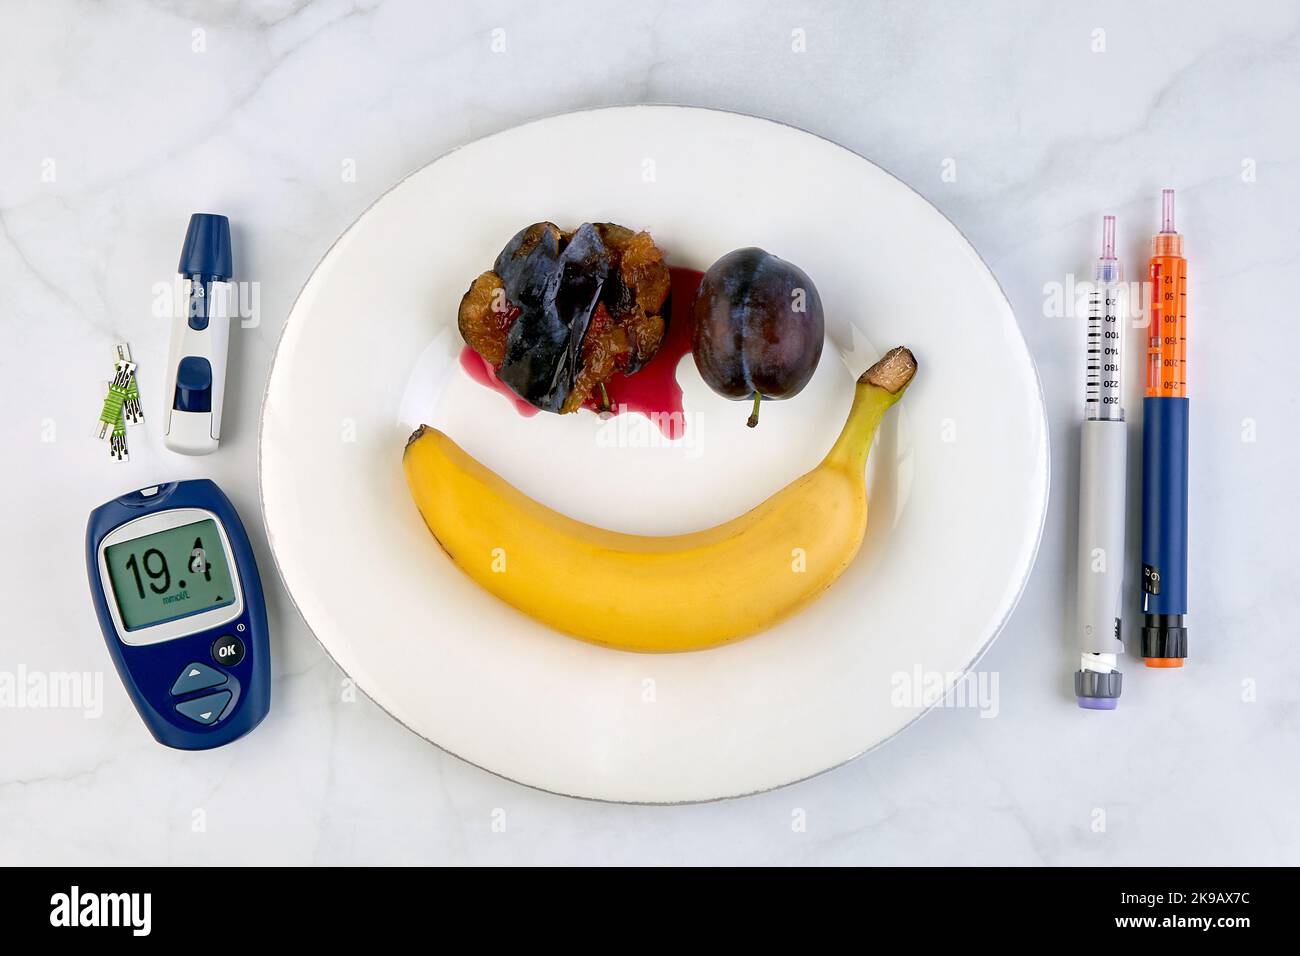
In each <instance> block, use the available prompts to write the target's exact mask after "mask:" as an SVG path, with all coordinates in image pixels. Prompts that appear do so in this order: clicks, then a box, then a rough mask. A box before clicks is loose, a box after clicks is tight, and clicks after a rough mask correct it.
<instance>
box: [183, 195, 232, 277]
mask: <svg viewBox="0 0 1300 956" xmlns="http://www.w3.org/2000/svg"><path fill="white" fill-rule="evenodd" d="M177 271H179V272H180V274H181V275H183V276H196V275H198V276H205V277H207V278H209V279H216V280H218V281H221V282H224V281H226V280H228V279H230V277H231V276H233V275H234V274H235V270H234V267H233V265H232V263H231V256H230V220H229V219H227V218H226V217H225V216H218V215H216V214H215V213H210V212H196V213H195V214H194V215H192V216H190V225H189V228H188V229H186V230H185V245H183V246H181V264H180V268H179V269H178V270H177Z"/></svg>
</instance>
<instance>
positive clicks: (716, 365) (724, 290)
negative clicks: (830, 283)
mask: <svg viewBox="0 0 1300 956" xmlns="http://www.w3.org/2000/svg"><path fill="white" fill-rule="evenodd" d="M694 312H695V330H694V333H693V338H692V341H691V349H692V351H693V352H694V354H695V366H696V368H698V369H699V370H700V376H701V377H702V378H703V379H704V381H705V382H706V383H707V384H708V386H709V388H711V389H713V390H714V391H715V392H717V393H718V394H719V395H725V396H726V397H727V398H734V399H745V398H752V399H753V400H754V411H753V413H752V414H751V415H750V416H749V422H748V424H749V427H750V428H753V427H754V426H755V425H757V424H758V409H759V402H760V401H761V400H762V399H764V398H791V397H792V396H795V395H798V394H799V393H800V392H801V391H802V390H803V387H804V386H805V385H807V384H808V380H809V379H810V378H812V375H813V372H814V371H816V369H817V362H818V361H819V360H820V359H821V357H822V340H823V338H824V337H825V332H826V320H825V317H824V315H823V314H822V300H821V296H819V295H818V294H817V287H816V286H815V285H813V281H812V279H810V278H808V274H807V273H806V272H804V271H803V270H802V269H800V268H799V267H798V266H796V265H794V264H793V263H791V262H786V261H785V260H784V259H778V258H777V257H776V256H774V255H772V254H771V253H769V252H765V251H763V250H762V249H757V248H748V249H737V250H736V251H735V252H729V253H727V254H726V255H725V256H723V257H722V258H721V259H719V260H718V261H717V262H715V263H714V264H713V265H711V266H710V267H709V271H708V272H706V273H705V274H704V279H703V281H702V282H701V283H700V287H699V291H697V292H696V294H695V308H694Z"/></svg>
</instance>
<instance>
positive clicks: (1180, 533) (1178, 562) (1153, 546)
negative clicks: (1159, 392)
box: [1142, 397, 1188, 666]
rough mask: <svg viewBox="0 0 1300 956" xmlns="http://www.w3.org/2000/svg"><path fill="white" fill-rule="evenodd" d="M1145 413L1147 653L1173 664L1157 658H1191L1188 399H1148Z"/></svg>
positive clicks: (1144, 609)
mask: <svg viewBox="0 0 1300 956" xmlns="http://www.w3.org/2000/svg"><path fill="white" fill-rule="evenodd" d="M1142 412H1143V426H1142V428H1143V432H1142V613H1143V615H1144V620H1143V639H1142V640H1143V644H1142V656H1143V657H1144V658H1146V659H1147V663H1148V664H1152V665H1153V666H1171V665H1170V664H1169V663H1163V664H1162V663H1154V662H1170V661H1174V660H1178V661H1181V659H1182V658H1184V657H1186V656H1187V630H1186V628H1185V627H1184V626H1183V615H1185V614H1186V613H1187V440H1188V400H1187V399H1186V398H1166V397H1160V398H1151V397H1148V398H1146V399H1144V400H1143V402H1142ZM1172 666H1176V665H1172Z"/></svg>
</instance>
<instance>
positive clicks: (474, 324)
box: [457, 222, 671, 413]
mask: <svg viewBox="0 0 1300 956" xmlns="http://www.w3.org/2000/svg"><path fill="white" fill-rule="evenodd" d="M670 286H671V278H670V275H669V271H668V266H667V265H666V264H665V263H664V258H663V252H662V251H661V250H660V249H659V248H658V247H657V246H656V245H655V244H654V240H653V239H652V238H651V237H650V234H649V233H646V232H633V231H632V230H631V229H628V228H627V227H625V226H620V225H618V224H616V223H583V224H582V225H580V226H579V227H578V228H577V229H575V230H573V231H572V232H564V231H563V230H561V229H560V228H559V227H558V226H556V225H555V224H554V223H550V222H539V223H534V224H532V225H530V226H527V227H525V228H524V229H521V230H520V231H519V232H518V233H516V234H515V236H514V237H513V238H511V240H510V241H509V242H508V243H506V246H505V248H504V249H502V250H501V254H500V255H498V256H497V259H496V262H495V263H494V265H493V268H492V270H490V271H488V272H484V273H483V274H481V275H480V276H479V277H478V278H477V279H475V280H474V282H473V283H472V284H471V285H470V287H469V290H468V291H467V292H466V293H465V295H464V297H463V298H462V299H461V303H460V309H459V313H458V316H457V322H458V325H459V327H460V333H461V336H462V338H464V340H465V343H466V344H467V345H468V346H469V347H470V348H471V349H473V350H474V351H475V352H477V353H478V354H479V355H480V356H482V357H483V359H484V360H485V361H486V362H487V363H488V364H489V365H490V366H491V367H492V369H493V372H494V373H495V375H496V377H497V378H498V379H499V380H500V381H501V382H502V383H503V384H505V385H506V386H507V387H508V388H509V389H510V390H511V391H513V392H514V393H515V394H516V395H518V396H519V397H520V398H522V399H524V400H525V401H527V402H528V403H529V404H531V405H533V406H534V407H536V408H540V409H543V410H544V411H551V412H560V413H567V412H572V411H576V410H577V409H578V408H580V407H582V406H583V405H584V404H594V405H596V406H597V407H604V406H605V405H606V404H608V402H609V401H610V399H611V397H610V396H609V395H608V392H607V389H606V388H605V387H604V386H605V385H606V384H607V383H608V382H609V380H610V378H611V376H613V375H615V374H616V373H618V374H621V375H624V376H627V375H633V374H635V373H636V372H637V371H639V370H640V369H641V368H642V367H643V366H644V365H645V364H646V362H648V361H649V360H650V359H651V358H653V357H654V355H655V354H656V353H657V352H658V351H659V348H660V346H661V345H662V344H663V341H664V338H665V334H666V331H667V323H668V313H667V310H666V308H665V306H666V303H667V301H668V297H669V290H670Z"/></svg>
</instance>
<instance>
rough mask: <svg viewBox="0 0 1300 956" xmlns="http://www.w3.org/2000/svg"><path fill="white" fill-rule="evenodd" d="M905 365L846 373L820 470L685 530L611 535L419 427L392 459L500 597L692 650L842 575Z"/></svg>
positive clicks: (738, 634) (627, 639)
mask: <svg viewBox="0 0 1300 956" xmlns="http://www.w3.org/2000/svg"><path fill="white" fill-rule="evenodd" d="M915 371H916V360H915V359H914V358H913V356H912V353H911V352H910V351H908V350H907V349H905V348H896V349H893V350H892V351H890V352H889V353H888V354H886V355H885V357H884V358H882V359H881V360H880V361H879V362H877V363H876V364H875V365H873V366H872V367H871V368H869V369H867V371H866V372H865V373H864V374H863V375H862V377H861V378H860V379H858V384H857V390H856V392H855V394H854V397H853V407H852V408H851V409H850V411H849V417H848V421H847V422H845V424H844V429H843V431H841V432H840V436H839V438H838V439H837V440H836V442H835V444H834V446H833V447H832V448H831V450H830V452H829V453H828V454H827V455H826V458H825V459H824V460H823V461H822V463H821V464H820V465H818V466H817V467H816V468H814V469H813V470H812V471H810V472H808V473H807V474H806V475H804V476H803V477H801V478H798V479H796V480H795V481H793V482H791V483H790V484H789V485H787V486H786V487H785V488H783V489H782V490H781V491H779V492H777V493H776V494H774V495H773V496H772V497H771V498H769V499H767V500H766V501H764V502H763V503H762V504H761V505H759V506H758V507H756V508H754V509H753V510H752V511H749V512H747V513H746V514H743V515H741V516H740V517H738V518H735V519H734V520H732V521H728V522H726V523H725V524H720V525H718V526H716V527H713V528H708V529H706V530H704V531H696V532H693V533H691V534H680V535H672V536H668V537H653V536H643V535H634V534H621V533H619V532H614V531H607V530H605V529H603V528H596V527H593V526H591V525H588V524H583V523H582V522H579V521H575V520H573V519H572V518H568V517H566V516H565V515H562V514H560V513H559V512H556V511H553V510H552V509H550V508H547V507H546V506H545V505H542V504H539V503H538V502H536V501H534V500H532V499H531V498H529V497H528V496H527V495H525V494H523V493H522V492H520V491H519V490H517V489H516V488H514V487H513V486H512V485H510V484H509V483H507V482H506V481H505V480H504V479H503V478H501V477H500V476H499V475H497V474H496V473H495V472H492V471H490V470H489V469H488V468H486V467H485V466H484V465H482V464H481V463H480V462H478V461H477V460H476V459H474V458H472V457H471V456H470V455H468V454H467V453H466V452H465V451H464V450H462V449H461V447H460V446H459V445H457V444H456V443H455V442H454V441H452V440H451V439H450V438H448V437H447V436H446V435H445V434H443V433H442V432H440V431H438V430H437V429H436V428H430V427H428V426H421V427H420V428H419V429H417V430H416V432H415V434H414V435H412V436H411V438H410V440H409V441H408V442H407V445H406V451H405V453H404V454H403V456H402V464H403V467H404V469H405V471H406V480H407V483H408V484H409V485H410V487H411V493H412V495H414V497H415V503H416V505H418V506H419V509H420V513H421V514H423V515H424V520H425V523H426V524H428V526H429V530H430V531H432V532H433V535H434V537H435V538H437V539H438V543H439V544H441V545H442V547H443V549H444V550H445V551H446V552H447V554H448V555H449V556H450V557H451V559H452V561H454V562H455V563H456V565H457V566H458V567H459V568H460V569H461V570H462V571H464V572H465V573H466V574H467V575H469V576H470V577H471V578H472V579H473V580H474V581H476V582H477V583H478V584H480V585H482V586H483V587H484V588H486V589H487V590H488V591H490V592H492V593H493V594H495V595H496V596H497V597H499V598H501V599H502V600H503V601H506V602H507V603H509V604H512V605H513V606H514V607H516V608H518V609H519V610H521V611H523V612H524V613H526V614H528V615H531V616H532V617H534V618H536V619H537V620H539V621H542V622H544V623H546V624H549V625H550V626H551V627H554V628H556V629H557V630H560V631H564V632H565V633H567V634H572V635H573V636H575V637H579V638H582V639H583V640H587V641H592V642H594V643H596V644H603V645H606V646H608V647H615V648H620V649H622V650H628V651H691V650H699V649H702V648H706V647H713V646H716V645H718V644H725V643H727V642H728V641H734V640H737V639H738V638H742V637H746V636H748V635H751V634H754V633H757V632H758V631H761V630H763V629H764V628H767V627H770V626H771V625H773V624H775V623H776V622H777V621H780V620H781V619H782V618H785V617H787V616H788V615H790V614H793V613H794V612H795V611H797V610H799V609H800V608H801V607H803V606H804V605H806V604H808V603H809V602H811V601H812V600H813V599H814V598H816V597H817V596H818V595H819V594H820V593H821V592H822V591H824V590H825V589H826V588H827V587H829V586H830V584H831V582H833V581H834V580H835V579H836V578H837V577H839V575H840V573H841V572H842V571H843V570H844V569H845V568H846V567H848V565H849V562H851V561H852V560H853V557H854V555H856V554H857V552H858V548H859V546H860V545H861V544H862V535H863V533H864V532H865V531H866V527H867V496H866V484H865V468H866V463H867V454H868V452H869V451H870V450H871V444H872V440H873V439H874V437H875V434H876V428H877V426H878V425H879V424H880V419H881V417H882V416H883V415H884V413H885V411H886V410H887V409H888V408H889V407H890V406H891V405H893V404H894V402H896V401H898V398H899V396H900V395H902V393H903V390H904V389H905V388H906V387H907V384H908V382H910V381H911V379H912V375H913V374H914V373H915ZM796 549H798V550H796Z"/></svg>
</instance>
